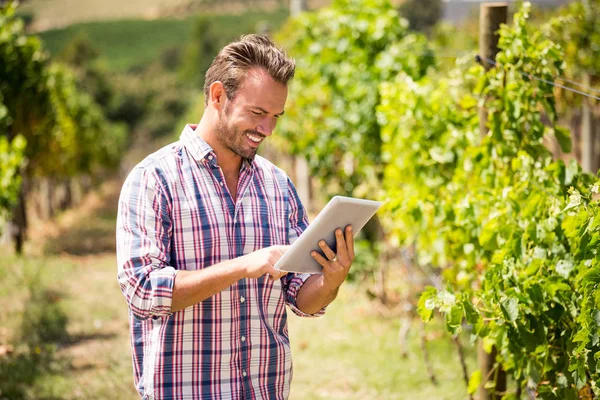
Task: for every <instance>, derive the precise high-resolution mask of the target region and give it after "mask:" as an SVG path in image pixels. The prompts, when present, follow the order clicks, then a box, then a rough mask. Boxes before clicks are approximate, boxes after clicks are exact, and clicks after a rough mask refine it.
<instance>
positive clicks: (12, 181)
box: [0, 93, 26, 221]
mask: <svg viewBox="0 0 600 400" xmlns="http://www.w3.org/2000/svg"><path fill="white" fill-rule="evenodd" d="M7 115H8V112H7V110H6V107H4V104H3V102H2V94H1V93H0V127H2V129H6V122H7V119H8V118H7ZM25 145H26V143H25V139H23V137H22V136H17V137H15V138H14V139H13V140H12V142H9V141H8V139H7V138H6V137H5V136H0V221H1V218H2V217H3V216H4V214H6V213H7V212H8V211H9V210H10V209H11V207H12V206H13V205H14V203H15V202H16V199H17V195H18V193H19V188H20V186H21V177H20V175H19V171H20V169H21V167H22V165H23V161H24V160H23V150H24V149H25Z"/></svg>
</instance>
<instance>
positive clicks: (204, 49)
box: [181, 15, 236, 88]
mask: <svg viewBox="0 0 600 400" xmlns="http://www.w3.org/2000/svg"><path fill="white" fill-rule="evenodd" d="M235 36H236V35H235V34H233V32H230V35H228V36H222V35H221V36H219V34H218V33H217V31H216V27H215V23H214V22H213V20H212V18H210V17H208V16H205V15H202V16H199V17H198V18H197V19H196V21H195V22H194V25H193V29H192V34H191V35H190V38H189V40H188V42H187V44H186V46H185V52H184V58H183V63H182V66H181V76H182V78H183V79H184V80H186V81H188V82H189V83H190V84H193V85H194V86H195V87H198V88H201V87H202V86H203V85H204V75H205V74H206V71H208V68H209V67H210V64H212V61H213V59H214V58H215V57H216V55H217V53H218V52H219V50H220V49H221V48H222V47H223V46H225V45H226V44H227V43H229V42H230V41H231V40H232V39H235Z"/></svg>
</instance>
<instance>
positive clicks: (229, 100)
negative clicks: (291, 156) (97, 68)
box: [117, 35, 354, 400]
mask: <svg viewBox="0 0 600 400" xmlns="http://www.w3.org/2000/svg"><path fill="white" fill-rule="evenodd" d="M294 68H295V65H294V61H293V60H291V59H290V58H289V57H288V56H287V55H286V54H285V53H284V52H283V51H281V50H280V49H278V48H277V47H276V46H275V45H274V44H273V42H272V41H271V40H270V39H269V38H268V37H266V36H262V35H248V36H245V37H243V38H242V39H241V40H240V41H238V42H234V43H230V44H229V45H227V46H226V47H225V48H223V49H222V50H221V52H220V53H219V55H218V56H217V57H216V58H215V60H214V61H213V64H212V65H211V67H210V68H209V70H208V72H207V73H206V80H205V82H206V83H205V87H204V93H205V98H206V107H205V111H204V114H203V116H202V119H201V121H200V123H199V124H198V125H187V126H186V127H185V128H184V129H183V132H182V134H181V137H180V140H179V141H177V142H175V143H173V144H171V145H169V146H167V147H165V148H163V149H161V150H159V151H158V152H156V153H154V154H152V155H150V156H148V157H147V158H146V159H145V160H144V161H142V162H141V163H140V164H139V165H137V166H136V167H135V168H134V169H133V171H132V172H131V173H130V175H129V177H128V178H127V180H126V181H125V184H124V186H123V189H122V192H121V198H120V200H119V214H118V220H117V258H118V268H119V269H118V279H119V284H120V286H121V290H122V291H123V294H124V295H125V298H126V300H127V304H128V307H129V315H130V325H131V346H132V357H133V367H134V380H135V384H136V387H137V390H138V392H139V393H140V395H141V396H142V398H144V399H211V400H214V399H285V398H287V397H288V395H289V391H290V382H291V376H292V362H291V353H290V343H289V338H288V330H287V322H286V304H287V306H289V307H290V309H291V310H292V311H293V312H294V313H296V314H298V315H300V316H305V317H311V316H319V315H322V314H323V313H324V311H325V307H326V306H327V305H328V304H329V303H331V301H333V300H334V299H335V297H336V294H337V291H338V289H339V287H340V285H341V284H342V283H343V282H344V280H345V278H346V276H347V274H348V271H349V268H350V266H351V264H352V261H353V259H354V242H353V239H352V237H353V235H352V230H351V228H350V227H348V228H346V230H345V232H342V231H341V230H338V231H337V232H336V235H337V243H338V244H337V249H335V251H334V250H332V249H330V248H329V247H327V245H326V244H324V243H322V244H321V248H322V250H323V252H324V254H325V255H326V256H327V259H326V258H324V257H322V256H320V255H318V254H314V255H313V257H314V258H315V259H316V260H317V261H318V262H319V263H320V264H321V265H322V266H323V274H322V275H312V276H311V275H307V274H291V273H290V274H287V275H286V274H285V273H284V272H282V271H279V270H276V269H275V268H274V267H273V266H274V265H275V263H276V262H277V260H279V258H280V257H281V256H282V255H283V253H284V252H285V251H286V250H287V248H288V246H289V245H290V244H291V243H292V242H293V241H294V240H296V239H297V238H298V236H299V235H300V234H301V233H302V232H303V231H304V229H306V227H307V225H308V220H307V217H306V212H305V210H304V207H303V206H302V204H301V202H300V199H299V198H298V195H297V193H296V190H295V188H294V186H293V184H292V182H291V180H290V179H289V178H288V177H287V175H286V174H285V173H284V172H283V171H282V170H280V169H279V168H277V167H275V166H274V165H273V164H271V163H270V162H268V161H267V160H265V159H264V158H262V157H260V156H257V155H256V151H257V149H258V148H259V146H260V144H261V143H262V142H263V141H264V140H268V138H269V136H271V134H272V133H273V130H274V129H275V125H276V124H277V119H278V118H279V117H280V116H282V115H283V113H284V107H285V102H286V99H287V93H288V91H287V84H288V82H289V81H290V80H291V79H292V77H293V75H294Z"/></svg>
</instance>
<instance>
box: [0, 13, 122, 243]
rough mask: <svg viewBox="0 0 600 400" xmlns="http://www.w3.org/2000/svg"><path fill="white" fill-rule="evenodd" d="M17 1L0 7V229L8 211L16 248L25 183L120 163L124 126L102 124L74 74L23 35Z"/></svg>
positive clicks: (91, 171) (22, 220)
mask: <svg viewBox="0 0 600 400" xmlns="http://www.w3.org/2000/svg"><path fill="white" fill-rule="evenodd" d="M15 7H16V5H15V3H13V2H8V3H6V4H4V5H3V6H2V7H0V226H2V225H4V224H2V217H4V218H6V216H7V214H8V213H9V212H11V211H12V215H13V218H14V220H15V221H16V226H15V228H14V230H15V231H16V232H17V236H21V237H20V239H18V240H20V244H19V243H18V244H17V250H20V248H19V247H20V246H21V245H22V240H23V237H22V235H23V234H24V229H25V225H26V224H25V222H26V221H25V211H24V209H25V204H24V203H25V199H26V197H27V193H26V192H24V190H26V189H27V186H26V185H24V184H22V183H24V182H25V181H30V182H31V180H32V179H34V178H39V177H58V178H68V177H73V176H80V175H93V174H97V173H98V172H99V171H102V170H104V169H105V168H106V167H114V166H116V165H118V161H119V158H120V155H121V151H122V150H123V148H124V145H125V141H126V129H125V127H124V126H123V125H117V124H113V123H110V122H109V121H107V119H106V117H105V116H104V114H103V111H102V110H101V108H100V106H98V104H96V102H95V101H94V100H93V99H92V98H91V97H90V96H89V95H87V94H85V93H84V92H82V91H81V90H80V89H79V87H78V81H77V79H76V76H75V74H74V73H73V72H72V71H71V70H70V69H69V68H67V67H66V66H63V65H60V64H57V63H53V62H51V60H50V58H49V55H48V54H47V53H46V52H45V51H44V50H43V47H42V45H41V42H40V40H39V39H38V38H37V37H35V36H29V35H27V34H26V32H25V28H24V24H23V21H22V20H21V19H19V18H17V17H16V16H15Z"/></svg>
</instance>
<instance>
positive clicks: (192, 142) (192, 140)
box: [179, 124, 256, 171]
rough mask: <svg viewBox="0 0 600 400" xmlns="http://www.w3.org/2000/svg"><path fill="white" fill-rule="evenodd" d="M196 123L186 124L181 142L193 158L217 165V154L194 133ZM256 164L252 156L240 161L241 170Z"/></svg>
mask: <svg viewBox="0 0 600 400" xmlns="http://www.w3.org/2000/svg"><path fill="white" fill-rule="evenodd" d="M197 127H198V125H197V124H187V125H186V126H185V127H184V128H183V131H182V132H181V136H180V137H179V139H180V140H181V142H182V143H183V145H184V146H185V147H186V148H187V149H188V151H189V152H190V154H191V155H192V157H193V158H194V160H196V161H198V162H201V161H203V160H206V161H207V162H208V163H209V164H211V165H213V166H216V165H217V155H216V154H215V152H214V150H213V149H212V147H210V145H209V144H208V143H206V141H204V139H202V138H201V137H200V136H198V135H197V134H196V128H197ZM255 166H256V162H255V161H254V158H252V159H250V158H244V159H243V161H242V168H241V170H242V171H243V170H244V169H245V168H247V167H249V168H250V169H254V168H255Z"/></svg>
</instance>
